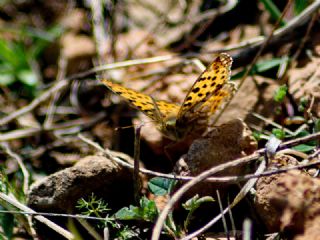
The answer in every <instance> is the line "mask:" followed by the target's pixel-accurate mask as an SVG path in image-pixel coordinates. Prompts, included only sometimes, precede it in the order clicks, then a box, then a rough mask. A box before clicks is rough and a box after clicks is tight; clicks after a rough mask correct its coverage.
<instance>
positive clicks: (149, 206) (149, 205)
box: [114, 197, 158, 222]
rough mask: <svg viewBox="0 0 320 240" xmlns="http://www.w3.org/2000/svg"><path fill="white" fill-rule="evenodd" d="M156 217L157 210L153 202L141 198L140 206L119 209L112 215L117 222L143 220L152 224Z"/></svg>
mask: <svg viewBox="0 0 320 240" xmlns="http://www.w3.org/2000/svg"><path fill="white" fill-rule="evenodd" d="M157 216H158V209H157V207H156V204H155V202H154V201H151V200H149V199H147V198H146V197H142V198H141V199H140V206H139V207H136V206H132V205H131V206H129V208H128V207H124V208H121V209H120V210H119V211H118V212H116V213H115V214H114V217H115V218H117V219H119V220H145V221H149V222H153V221H154V220H155V219H156V217H157Z"/></svg>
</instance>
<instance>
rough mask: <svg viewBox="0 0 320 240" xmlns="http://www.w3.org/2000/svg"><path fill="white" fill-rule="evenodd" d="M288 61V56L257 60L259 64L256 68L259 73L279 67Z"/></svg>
mask: <svg viewBox="0 0 320 240" xmlns="http://www.w3.org/2000/svg"><path fill="white" fill-rule="evenodd" d="M286 61H288V58H287V57H284V58H272V59H269V60H263V61H259V62H257V64H256V65H255V67H254V69H255V71H256V72H257V73H262V72H265V71H268V70H270V69H272V68H274V67H278V66H280V65H281V64H283V63H284V62H286Z"/></svg>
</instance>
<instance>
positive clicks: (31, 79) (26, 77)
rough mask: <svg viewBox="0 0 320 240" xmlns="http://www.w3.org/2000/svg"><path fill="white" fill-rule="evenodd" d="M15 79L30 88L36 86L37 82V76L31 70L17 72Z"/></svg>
mask: <svg viewBox="0 0 320 240" xmlns="http://www.w3.org/2000/svg"><path fill="white" fill-rule="evenodd" d="M17 77H18V79H19V80H20V81H21V82H22V83H24V84H26V85H27V86H30V87H34V86H36V85H37V83H38V82H39V81H38V77H37V75H36V74H35V73H34V72H32V71H31V70H27V69H25V70H21V71H19V72H18V74H17Z"/></svg>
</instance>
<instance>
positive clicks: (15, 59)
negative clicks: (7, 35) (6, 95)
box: [0, 27, 62, 97]
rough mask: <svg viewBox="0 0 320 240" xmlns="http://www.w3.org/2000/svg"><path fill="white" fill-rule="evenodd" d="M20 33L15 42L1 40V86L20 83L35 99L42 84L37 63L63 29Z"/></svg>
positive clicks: (26, 92)
mask: <svg viewBox="0 0 320 240" xmlns="http://www.w3.org/2000/svg"><path fill="white" fill-rule="evenodd" d="M18 33H19V34H20V35H18V37H17V38H16V39H15V40H6V39H0V85H2V86H8V87H10V86H12V85H13V84H14V83H17V82H19V83H21V84H22V86H23V87H24V93H25V95H27V96H31V97H34V96H36V94H37V86H38V85H39V82H40V73H39V72H38V70H37V67H36V66H37V64H36V61H37V60H38V58H39V57H40V56H41V54H42V52H43V50H44V49H45V48H46V47H47V46H48V45H49V44H50V42H52V41H53V40H54V39H56V38H57V37H58V36H60V34H61V33H62V29H61V28H60V27H54V28H52V29H49V30H48V31H47V32H41V33H40V32H39V31H38V32H34V31H32V30H31V29H29V30H21V31H19V32H18ZM26 39H27V40H28V41H26Z"/></svg>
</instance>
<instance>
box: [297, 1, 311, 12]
mask: <svg viewBox="0 0 320 240" xmlns="http://www.w3.org/2000/svg"><path fill="white" fill-rule="evenodd" d="M308 4H310V1H306V0H295V1H294V13H295V14H296V15H299V14H300V13H301V12H302V11H303V10H304V9H305V8H306V7H307V6H308Z"/></svg>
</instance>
